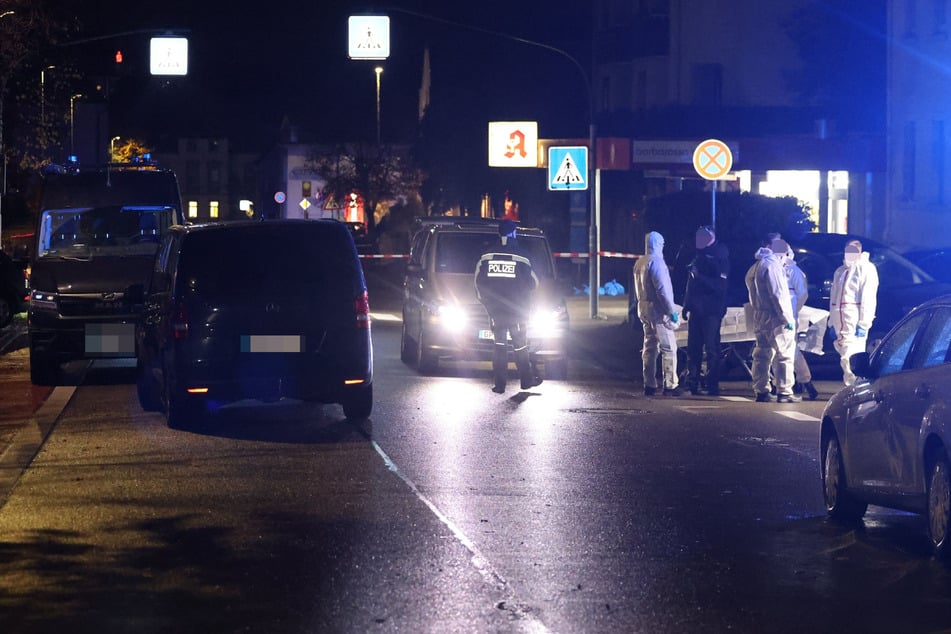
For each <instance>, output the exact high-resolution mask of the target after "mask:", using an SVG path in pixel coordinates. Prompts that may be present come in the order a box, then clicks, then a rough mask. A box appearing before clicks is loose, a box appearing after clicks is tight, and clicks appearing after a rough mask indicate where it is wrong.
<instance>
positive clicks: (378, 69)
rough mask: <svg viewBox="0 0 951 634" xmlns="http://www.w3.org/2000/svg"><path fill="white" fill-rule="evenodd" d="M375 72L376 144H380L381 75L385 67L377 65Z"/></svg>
mask: <svg viewBox="0 0 951 634" xmlns="http://www.w3.org/2000/svg"><path fill="white" fill-rule="evenodd" d="M373 72H375V73H376V144H377V145H380V75H382V74H383V67H382V66H377V67H376V68H374V69H373Z"/></svg>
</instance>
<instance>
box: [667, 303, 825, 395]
mask: <svg viewBox="0 0 951 634" xmlns="http://www.w3.org/2000/svg"><path fill="white" fill-rule="evenodd" d="M677 311H678V312H680V313H681V314H682V313H683V310H682V307H680V306H677ZM748 311H751V309H750V305H749V304H746V305H745V306H728V307H727V309H726V315H724V316H723V321H721V322H720V345H721V351H720V354H721V362H723V361H726V360H727V359H735V360H737V361H739V363H740V364H741V365H742V366H743V368H744V369H745V370H746V372H747V374H749V375H750V376H751V377H752V375H753V372H752V367H751V361H750V352H751V351H752V349H753V343H754V342H755V341H756V336H755V335H754V333H753V329H752V328H751V327H750V324H749V320H748ZM828 321H829V311H827V310H823V309H821V308H813V307H812V306H803V307H802V308H801V309H800V310H799V321H798V323H797V325H796V345H797V346H798V347H799V349H800V350H802V351H803V352H810V353H813V354H822V342H823V340H824V338H825V334H826V327H827V325H828ZM687 323H688V322H687V320H686V319H681V320H680V322H679V323H678V324H677V327H676V328H675V330H674V333H675V336H676V339H677V347H678V349H679V348H686V347H687Z"/></svg>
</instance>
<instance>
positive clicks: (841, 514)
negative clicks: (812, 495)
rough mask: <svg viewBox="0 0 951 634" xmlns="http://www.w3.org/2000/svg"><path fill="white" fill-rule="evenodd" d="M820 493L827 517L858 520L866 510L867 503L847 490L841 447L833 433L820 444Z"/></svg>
mask: <svg viewBox="0 0 951 634" xmlns="http://www.w3.org/2000/svg"><path fill="white" fill-rule="evenodd" d="M822 495H823V498H824V499H825V505H826V511H827V512H828V513H829V517H831V518H833V519H836V520H839V521H843V522H855V521H858V520H860V519H862V516H863V515H865V511H866V510H868V504H866V503H864V502H860V501H858V500H856V499H855V498H854V497H853V496H852V494H851V493H849V491H848V487H847V482H846V478H845V467H844V465H843V462H842V447H841V445H839V439H838V437H836V435H835V434H831V435H830V436H829V437H828V438H827V439H826V441H825V443H824V444H823V446H822Z"/></svg>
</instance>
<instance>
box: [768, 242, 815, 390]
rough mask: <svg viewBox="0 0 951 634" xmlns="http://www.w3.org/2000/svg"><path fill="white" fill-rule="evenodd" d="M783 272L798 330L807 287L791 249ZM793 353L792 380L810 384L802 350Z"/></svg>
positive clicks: (787, 254) (807, 366)
mask: <svg viewBox="0 0 951 634" xmlns="http://www.w3.org/2000/svg"><path fill="white" fill-rule="evenodd" d="M783 271H785V273H786V280H787V282H788V288H789V299H790V301H791V302H792V310H793V323H794V324H796V326H797V328H798V325H799V311H800V310H801V309H802V307H803V306H804V305H805V304H806V300H807V299H808V298H809V287H808V285H807V284H806V275H805V273H803V272H802V269H801V268H799V265H798V264H796V260H795V254H794V253H793V250H792V249H789V250H788V251H787V252H786V259H785V261H783ZM794 332H795V331H794ZM793 352H794V354H795V357H794V360H793V370H794V372H795V379H794V380H795V381H797V382H799V383H811V382H812V370H810V369H809V364H808V363H807V362H806V357H805V356H804V355H803V353H802V350H800V349H799V347H798V346H796V347H795V348H794V349H793ZM774 365H775V363H774Z"/></svg>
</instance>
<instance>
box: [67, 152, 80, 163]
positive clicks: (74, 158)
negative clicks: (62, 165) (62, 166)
mask: <svg viewBox="0 0 951 634" xmlns="http://www.w3.org/2000/svg"><path fill="white" fill-rule="evenodd" d="M66 160H68V161H69V162H70V163H78V162H79V157H78V156H76V155H75V154H70V155H69V158H67V159H66Z"/></svg>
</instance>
